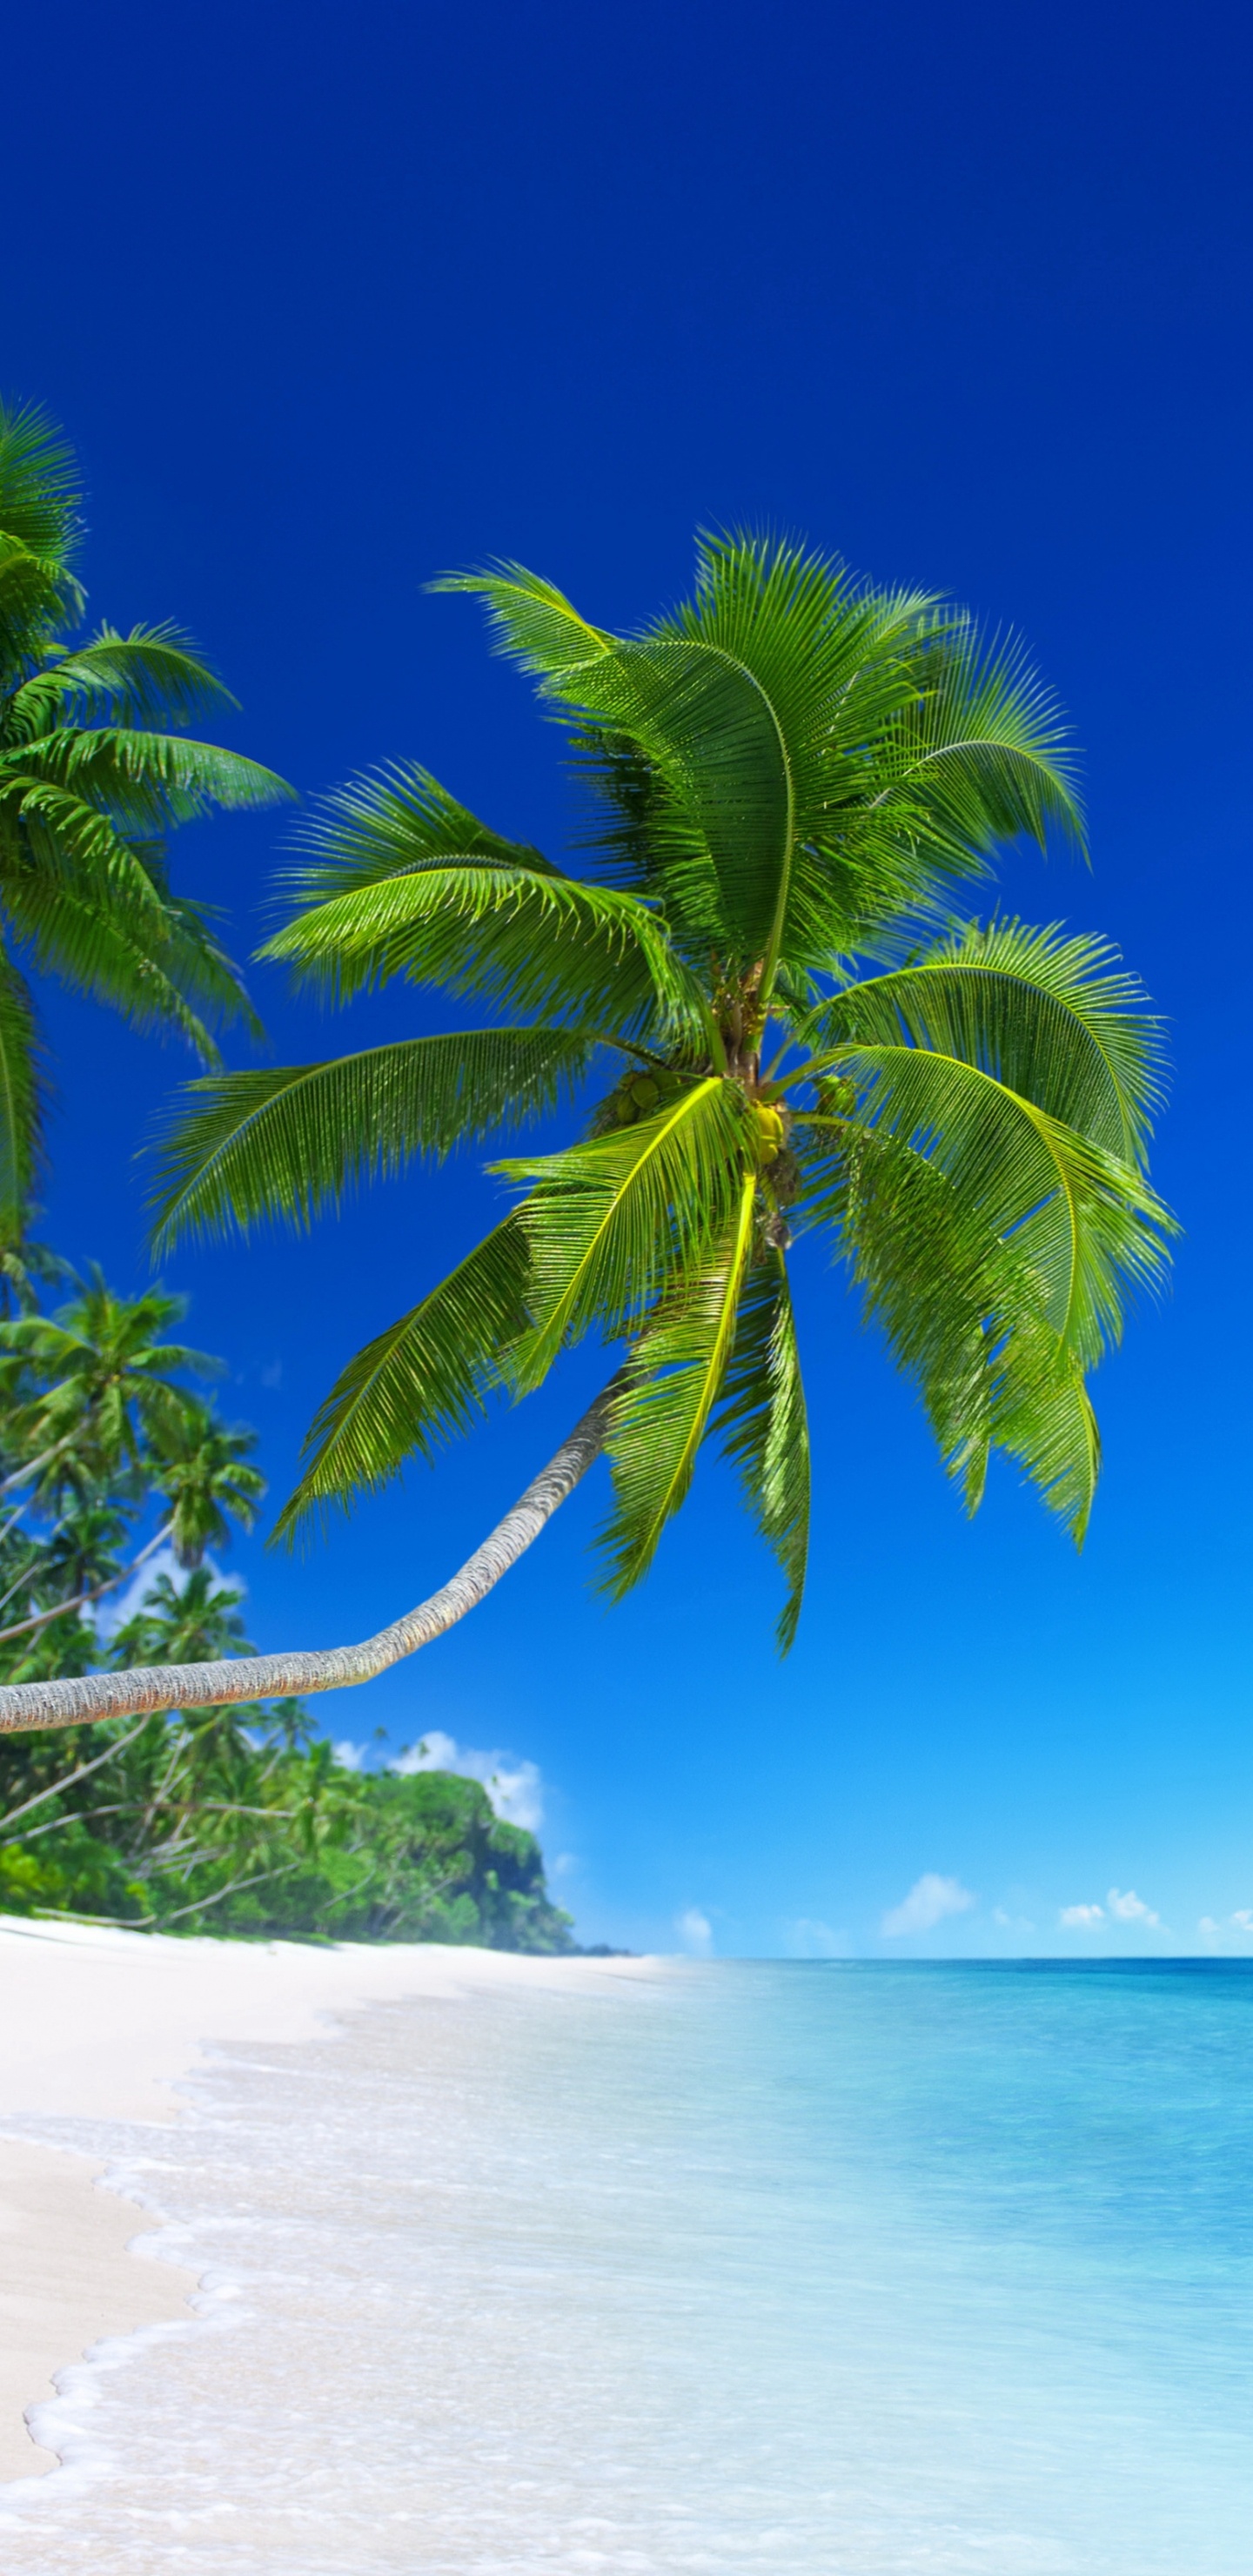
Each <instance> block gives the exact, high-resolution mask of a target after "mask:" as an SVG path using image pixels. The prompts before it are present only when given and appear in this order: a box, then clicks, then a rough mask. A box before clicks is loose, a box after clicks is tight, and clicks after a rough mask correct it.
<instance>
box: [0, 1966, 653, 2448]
mask: <svg viewBox="0 0 1253 2576" xmlns="http://www.w3.org/2000/svg"><path fill="white" fill-rule="evenodd" d="M644 1966H645V1962H643V1961H641V1960H633V1959H632V1960H626V1959H622V1960H602V1959H523V1958H517V1957H514V1956H512V1955H510V1954H508V1953H505V1952H502V1951H492V1950H460V1949H458V1950H453V1949H442V1948H438V1947H436V1946H435V1945H433V1944H431V1945H428V1944H416V1943H414V1944H403V1945H399V1944H398V1945H397V1946H396V1947H394V1948H393V1947H388V1948H385V1949H382V1948H380V1949H370V1948H367V1947H365V1946H363V1945H360V1944H357V1945H353V1944H348V1943H346V1944H343V1945H337V1946H334V1947H331V1946H328V1947H326V1948H320V1947H313V1946H311V1945H310V1946H305V1945H303V1944H297V1943H292V1942H274V1943H270V1944H266V1945H264V1946H261V1945H254V1944H251V1943H246V1942H238V1941H207V1940H199V1941H176V1940H171V1939H165V1938H162V1937H161V1936H159V1935H153V1934H147V1933H135V1932H125V1931H122V1930H121V1929H120V1928H119V1929H116V1930H114V1929H103V1928H102V1929H100V1930H95V1929H88V1928H85V1927H79V1926H75V1925H68V1924H55V1925H53V1924H40V1923H33V1922H27V1921H24V1920H19V1919H17V1918H15V1917H12V1916H9V1917H0V2481H3V2480H6V2479H13V2478H22V2477H31V2476H38V2475H40V2474H41V2473H42V2472H44V2471H46V2470H47V2469H50V2468H52V2467H54V2466H55V2461H54V2459H53V2457H52V2454H51V2453H50V2452H47V2451H43V2450H40V2449H37V2448H36V2446H35V2444H34V2443H33V2442H32V2440H31V2437H30V2434H29V2431H28V2429H27V2426H26V2423H25V2420H24V2410H25V2409H26V2408H27V2407H29V2406H32V2405H35V2404H38V2403H40V2402H42V2401H43V2400H44V2399H45V2398H47V2397H49V2396H50V2395H51V2394H52V2375H53V2373H54V2372H55V2371H58V2370H60V2369H62V2368H64V2367H65V2366H66V2365H67V2364H68V2363H70V2362H73V2361H76V2360H78V2359H80V2358H81V2357H82V2356H83V2354H84V2353H85V2352H87V2351H88V2350H89V2349H90V2347H91V2345H92V2344H93V2343H95V2342H97V2341H98V2340H99V2339H100V2338H101V2337H102V2336H104V2335H120V2334H128V2333H130V2332H132V2331H133V2330H134V2329H135V2328H136V2327H138V2326H144V2325H154V2324H157V2323H159V2322H161V2321H163V2320H166V2319H169V2318H172V2317H177V2316H179V2315H185V2314H186V2308H185V2305H184V2302H185V2299H186V2297H187V2295H188V2293H189V2292H190V2291H191V2290H192V2289H193V2288H194V2286H195V2285H194V2280H193V2277H192V2275H191V2274H189V2273H187V2272H184V2271H180V2270H178V2269H176V2268H174V2267H173V2266H172V2265H170V2264H168V2263H166V2262H153V2261H151V2260H147V2259H145V2258H144V2257H143V2256H136V2255H135V2254H132V2253H129V2252H127V2250H126V2249H127V2246H128V2244H129V2243H130V2241H131V2240H132V2239H133V2238H134V2237H136V2236H141V2235H145V2234H148V2235H150V2234H151V2233H152V2225H153V2222H152V2219H151V2217H150V2216H148V2215H147V2214H146V2213H143V2212H141V2211H139V2210H138V2209H137V2208H136V2207H135V2205H134V2203H133V2202H128V2201H125V2200H122V2199H120V2198H118V2197H117V2196H116V2195H114V2194H113V2193H111V2192H108V2191H103V2190H101V2189H99V2188H98V2185H97V2177H98V2175H99V2174H100V2172H101V2171H102V2170H103V2169H102V2167H101V2166H100V2165H99V2163H95V2164H93V2163H92V2162H91V2160H90V2159H89V2158H88V2157H86V2156H78V2155H72V2154H66V2153H63V2152H62V2151H61V2150H60V2149H57V2148H51V2147H42V2146H37V2145H33V2144H31V2143H30V2142H29V2140H27V2139H25V2138H14V2136H13V2135H12V2132H11V2131H10V2133H9V2134H8V2136H6V2135H5V2130H6V2123H8V2122H11V2121H12V2120H13V2119H15V2118H17V2117H19V2116H34V2117H39V2116H40V2115H54V2116H56V2117H64V2118H84V2119H91V2118H94V2119H114V2120H126V2121H142V2122H149V2121H151V2122H168V2121H170V2120H173V2119H176V2118H177V2117H178V2113H179V2107H180V2106H179V2102H178V2097H177V2095H176V2093H175V2092H174V2091H173V2087H174V2086H175V2085H176V2084H177V2083H178V2081H179V2079H180V2077H182V2076H185V2075H186V2074H188V2073H189V2072H190V2070H191V2069H192V2068H193V2067H194V2065H195V2063H196V2060H197V2057H198V2055H199V2053H200V2051H201V2049H202V2048H204V2047H206V2046H212V2045H214V2044H222V2043H225V2044H227V2045H230V2044H241V2043H248V2042H258V2041H259V2042H262V2043H265V2042H272V2043H278V2042H284V2041H286V2042H294V2041H299V2040H303V2039H311V2038H313V2037H314V2035H315V2034H316V2032H317V2030H318V2028H319V2024H320V2018H321V2017H322V2016H325V2015H326V2014H328V2013H330V2014H334V2013H337V2012H340V2013H342V2012H351V2011H353V2010H356V2009H359V2008H360V2007H362V2006H363V2005H367V2004H374V2003H389V2002H391V2003H398V2002H401V2001H402V2000H404V1999H405V1998H406V1997H408V1996H419V1995H421V1996H437V1997H443V1998H447V1999H450V2000H451V1999H454V1998H455V1997H456V1996H458V1995H461V1994H470V1993H473V1992H475V1991H481V1989H482V1988H483V1987H484V1986H491V1987H494V1988H497V1989H500V1988H502V1987H503V1988H505V1989H509V1988H510V1987H513V1988H518V1987H534V1986H536V1985H539V1986H545V1985H558V1986H567V1985H570V1984H575V1985H579V1984H584V1983H587V1982H589V1981H590V1982H599V1981H601V1980H602V1979H603V1978H605V1977H606V1976H621V1975H623V1974H625V1975H632V1974H638V1973H639V1972H640V1970H641V1969H642V1968H643V1967H644Z"/></svg>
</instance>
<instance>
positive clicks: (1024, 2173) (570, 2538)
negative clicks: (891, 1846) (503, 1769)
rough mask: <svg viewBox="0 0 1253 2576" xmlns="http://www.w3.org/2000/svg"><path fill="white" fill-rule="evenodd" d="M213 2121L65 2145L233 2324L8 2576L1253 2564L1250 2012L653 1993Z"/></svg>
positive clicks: (1230, 1978)
mask: <svg viewBox="0 0 1253 2576" xmlns="http://www.w3.org/2000/svg"><path fill="white" fill-rule="evenodd" d="M186 2098H187V2109H186V2113H185V2116H184V2118H183V2119H182V2120H181V2121H180V2122H179V2123H178V2125H177V2127H175V2128H173V2129H167V2130H161V2131H154V2130H152V2129H147V2130H138V2129H136V2130H127V2129H121V2128H110V2129H102V2128H100V2127H98V2126H88V2125H87V2124H82V2123H76V2122H68V2121H61V2122H55V2123H49V2122H42V2123H39V2124H33V2123H32V2124H29V2129H28V2133H29V2134H30V2135H32V2136H34V2135H41V2136H45V2137H48V2138H53V2139H56V2140H59V2141H60V2142H61V2143H63V2144H66V2145H70V2144H72V2145H75V2146H80V2147H82V2146H86V2147H89V2148H91V2149H92V2150H93V2151H94V2152H97V2153H104V2154H107V2156H108V2157H109V2159H110V2162H111V2166H112V2168H113V2170H114V2171H115V2173H116V2175H117V2176H118V2178H119V2180H124V2181H126V2182H127V2183H128V2184H129V2187H130V2188H131V2189H133V2190H134V2191H136V2192H138V2193H140V2194H142V2196H143V2198H144V2200H145V2202H146V2203H147V2205H148V2206H149V2207H150V2208H151V2209H153V2210H159V2211H160V2212H161V2213H163V2214H164V2216H165V2217H166V2218H167V2219H168V2220H169V2221H170V2222H171V2228H170V2234H169V2235H168V2236H167V2238H166V2240H165V2241H166V2244H167V2247H168V2250H169V2251H170V2252H171V2253H175V2254H177V2255H178V2256H179V2257H180V2258H181V2259H182V2260H184V2261H191V2262H193V2263H194V2264H195V2265H196V2267H197V2268H198V2269H199V2270H200V2272H201V2273H202V2275H203V2278H204V2289H203V2292H202V2295H201V2299H200V2305H199V2311H198V2314H197V2315H196V2317H195V2318H194V2319H192V2320H191V2321H189V2322H188V2323H187V2324H185V2325H178V2326H174V2327H171V2328H168V2329H166V2328H163V2329H159V2330H156V2331H150V2332H148V2333H147V2334H145V2335H142V2336H138V2337H135V2338H133V2339H131V2340H130V2341H128V2342H126V2343H122V2344H117V2345H114V2346H109V2347H106V2348H104V2350H103V2352H102V2354H101V2357H100V2359H99V2360H98V2361H97V2362H95V2363H93V2364H91V2365H83V2366H80V2367H79V2368H78V2369H76V2370H75V2371H72V2372H70V2373H69V2374H68V2375H67V2377H66V2379H65V2382H64V2393H63V2394H62V2395H61V2397H60V2398H59V2399H58V2400H57V2401H56V2403H55V2405H53V2406H50V2407H49V2408H48V2409H46V2410H45V2413H44V2416H43V2418H42V2419H41V2430H42V2432H43V2435H44V2438H45V2439H48V2440H51V2441H55V2442H56V2444H57V2446H58V2448H61V2449H63V2451H64V2454H65V2459H66V2466H65V2467H64V2468H63V2469H62V2470H60V2471H58V2472H57V2473H56V2474H55V2475H54V2476H52V2477H51V2478H49V2479H47V2480H46V2481H44V2482H43V2483H42V2485H39V2486H36V2485H34V2484H33V2483H26V2484H23V2485H21V2486H19V2487H10V2488H7V2489H4V2490H3V2491H0V2526H2V2528H0V2563H2V2564H3V2567H4V2569H5V2571H6V2576H78V2571H79V2570H83V2571H86V2570H90V2571H91V2572H92V2576H182V2571H184V2570H186V2571H196V2576H288V2571H290V2576H374V2571H376V2570H377V2571H383V2570H387V2571H392V2570H396V2571H400V2570H404V2571H407V2576H471V2572H472V2571H473V2576H546V2571H560V2576H576V2571H577V2576H601V2571H605V2576H609V2571H613V2576H617V2571H620V2570H621V2571H628V2570H629V2571H632V2576H688V2571H700V2576H924V2571H925V2576H957V2572H958V2571H960V2576H975V2571H978V2576H1248V2571H1249V2569H1250V2567H1253V1968H1246V1967H1245V1966H1244V1965H1243V1964H1236V1963H1226V1962H1221V1961H1219V1962H1205V1963H1193V1962H1182V1963H1177V1964H1171V1963H1165V1964H1157V1963H1154V1964H1143V1963H1140V1962H1134V1963H1132V1962H1127V1963H1122V1964H1112V1965H1108V1966H1070V1965H1065V1966H1059V1965H1052V1964H1048V1963H1024V1964H1008V1965H1000V1964H998V1965H961V1966H950V1965H909V1966H895V1965H892V1966H883V1965H878V1964H874V1965H869V1964H866V1965H863V1964H861V1963H852V1962H843V1961H839V1962H834V1961H833V1962H807V1963H796V1964H790V1963H763V1964H752V1963H743V1964H740V1963H732V1962H728V1963H720V1962H719V1963H710V1964H707V1965H706V1964H701V1965H692V1966H682V1965H673V1966H672V1965H665V1964H663V1965H661V1966H659V1967H657V1968H655V1969H654V1968H651V1967H648V1968H644V1969H642V1970H641V1972H640V1973H639V1974H638V1975H633V1976H631V1977H627V1978H618V1977H611V1976H608V1975H607V1976H606V1977H605V1979H604V1981H603V1984H599V1983H598V1984H597V1985H595V1986H594V1987H593V1988H591V1989H585V1990H582V1991H579V1992H573V1991H570V1990H566V1991H564V1992H558V1991H552V1990H538V1989H537V1990H535V1991H527V1992H525V1993H521V1994H519V1993H517V1992H510V1993H508V1994H494V1993H483V1994H479V1995H472V1996H470V1997H469V1998H467V1999H466V2000H464V2001H459V2002H457V2003H455V2004H449V2003H446V2002H440V2003H436V2002H415V2003H413V2004H411V2005H410V2004H406V2005H404V2006H389V2007H387V2008H385V2009H381V2010H372V2011H369V2012H364V2013H361V2014H359V2015H357V2016H354V2017H353V2018H352V2019H351V2020H350V2021H349V2022H347V2023H346V2024H345V2025H343V2026H341V2027H340V2028H339V2029H338V2030H329V2029H328V2031H327V2033H326V2036H325V2038H321V2039H319V2040H317V2041H316V2042H314V2043H313V2044H312V2045H308V2046H302V2047H299V2048H291V2049H278V2050H276V2049H261V2048H253V2049H248V2050H242V2051H235V2052H231V2053H229V2054H226V2053H223V2054H220V2055H217V2056H215V2057H213V2058H212V2059H211V2060H210V2061H209V2063H208V2064H207V2067H206V2069H205V2071H204V2072H203V2073H202V2074H200V2075H199V2076H197V2078H196V2079H195V2080H194V2082H192V2083H191V2084H190V2085H189V2086H188V2087H187V2088H186ZM145 2223H146V2222H145V2221H144V2220H143V2218H142V2217H138V2218H137V2226H138V2227H142V2226H143V2225H144V2224H145Z"/></svg>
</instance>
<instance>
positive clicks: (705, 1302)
mask: <svg viewBox="0 0 1253 2576" xmlns="http://www.w3.org/2000/svg"><path fill="white" fill-rule="evenodd" d="M756 1197H757V1178H756V1174H755V1173H754V1172H752V1171H750V1172H748V1173H747V1174H746V1175H745V1176H744V1178H743V1179H742V1180H741V1182H740V1185H739V1204H738V1206H737V1207H736V1208H735V1209H734V1211H733V1213H732V1216H731V1219H730V1222H729V1224H728V1225H727V1227H726V1228H725V1230H724V1231H723V1233H722V1234H721V1235H720V1236H719V1237H718V1238H717V1239H716V1240H715V1241H714V1242H713V1243H711V1244H710V1245H709V1247H708V1250H707V1252H706V1253H705V1255H704V1257H703V1258H702V1259H701V1261H700V1262H699V1264H698V1265H697V1268H696V1270H695V1273H694V1275H689V1276H686V1277H684V1278H682V1279H680V1280H678V1281H676V1283H675V1285H674V1287H673V1288H672V1289H671V1291H670V1292H669V1294H668V1295H666V1296H665V1297H663V1299H662V1301H661V1303H660V1305H659V1307H658V1308H657V1310H656V1312H655V1313H654V1314H653V1315H652V1316H651V1317H650V1318H649V1320H648V1322H647V1324H646V1325H645V1327H644V1330H643V1332H642V1333H641V1334H640V1335H639V1338H638V1340H637V1341H636V1343H635V1345H634V1348H633V1351H632V1354H631V1364H630V1370H629V1373H628V1375H627V1377H626V1379H625V1381H624V1384H623V1386H622V1388H621V1390H620V1391H619V1393H618V1394H617V1395H616V1396H615V1398H614V1402H613V1405H612V1408H611V1412H610V1420H609V1434H608V1439H607V1442H606V1446H607V1449H608V1452H609V1459H610V1464H611V1466H612V1469H613V1479H614V1491H615V1509H614V1512H613V1514H612V1517H611V1518H610V1520H609V1521H608V1522H607V1524H606V1526H605V1528H604V1530H603V1531H602V1533H601V1538H602V1543H603V1545H604V1548H605V1550H606V1555H607V1570H606V1575H605V1589H606V1590H607V1591H608V1593H609V1595H610V1597H611V1599H612V1600H615V1601H618V1600H621V1598H622V1596H623V1594H624V1593H626V1592H629V1591H630V1589H631V1587H632V1585H633V1584H635V1583H638V1582H639V1580H640V1578H641V1576H642V1575H644V1574H646V1573H647V1571H648V1568H649V1566H650V1565H651V1564H652V1561H653V1558H654V1556H655V1554H656V1552H657V1546H658V1542H659V1540H660V1538H661V1534H662V1531H663V1530H664V1528H665V1526H666V1523H667V1521H669V1520H670V1519H671V1518H672V1517H673V1515H674V1513H675V1512H677V1511H678V1509H679V1507H680V1505H681V1504H682V1503H683V1502H684V1501H685V1499H686V1497H687V1492H688V1488H689V1486H690V1484H691V1481H692V1475H693V1471H694V1469H695V1466H696V1454H697V1451H698V1449H699V1447H700V1444H701V1441H702V1440H703V1438H704V1436H705V1430H706V1427H707V1424H708V1421H709V1416H710V1412H711V1410H712V1408H713V1406H714V1405H715V1404H716V1402H717V1400H718V1396H719V1394H720V1392H721V1388H722V1383H723V1379H724V1377H725V1375H726V1369H727V1363H728V1360H729V1358H730V1354H731V1348H732V1344H733V1342H734V1340H735V1332H736V1320H737V1316H738V1313H739V1307H740V1298H741V1294H742V1291H743V1287H744V1280H745V1274H746V1272H747V1269H748V1265H749V1262H750V1260H751V1258H752V1250H753V1218H754V1206H755V1201H756Z"/></svg>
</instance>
